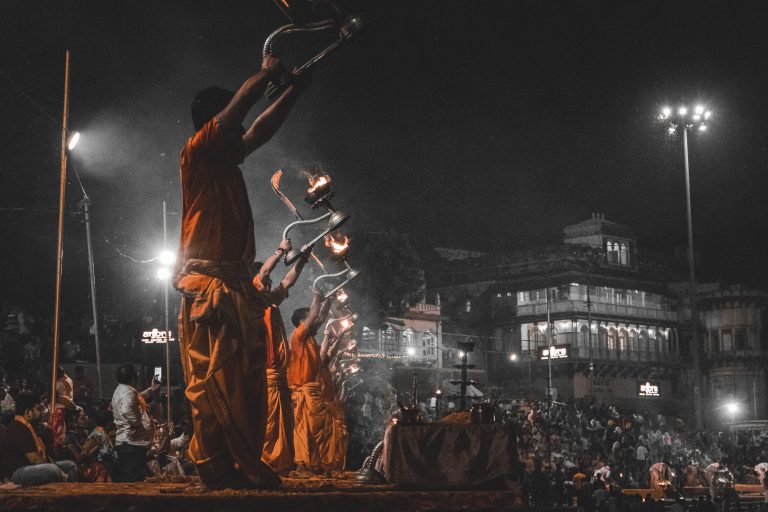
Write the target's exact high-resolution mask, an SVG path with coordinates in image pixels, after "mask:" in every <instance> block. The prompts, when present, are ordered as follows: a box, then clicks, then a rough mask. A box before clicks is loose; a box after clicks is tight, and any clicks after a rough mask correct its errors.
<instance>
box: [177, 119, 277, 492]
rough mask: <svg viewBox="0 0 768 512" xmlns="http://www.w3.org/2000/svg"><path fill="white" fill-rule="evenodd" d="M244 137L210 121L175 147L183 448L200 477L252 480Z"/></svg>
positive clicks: (259, 359) (254, 383) (256, 353)
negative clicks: (186, 414) (185, 405)
mask: <svg viewBox="0 0 768 512" xmlns="http://www.w3.org/2000/svg"><path fill="white" fill-rule="evenodd" d="M243 155H244V149H243V144H242V136H241V134H240V133H237V132H228V131H226V130H224V129H223V128H222V126H221V124H220V123H219V121H218V119H217V118H214V119H211V120H210V121H209V122H208V123H206V124H205V125H204V126H203V127H202V128H201V129H200V130H199V131H198V132H197V133H196V134H195V135H194V136H193V137H191V138H190V139H189V141H187V144H186V145H185V146H184V149H183V150H182V152H181V162H180V163H181V185H182V195H183V212H182V225H181V243H180V248H179V256H180V261H179V264H180V269H179V273H178V275H177V276H176V279H175V284H176V287H177V288H178V289H179V290H180V291H181V292H182V294H183V297H182V304H181V312H180V315H179V348H180V351H181V362H182V366H183V368H184V376H185V380H186V383H187V389H186V396H187V398H188V400H189V403H190V407H191V409H192V423H193V428H194V434H193V436H192V440H191V441H190V447H189V452H190V456H191V458H192V460H193V461H194V462H195V464H196V465H197V469H198V472H199V474H200V478H201V479H202V480H203V481H204V482H209V481H216V480H217V479H219V478H221V477H222V476H224V475H226V473H228V472H231V471H232V469H233V468H239V470H240V472H241V473H242V474H243V475H245V476H246V477H247V478H248V479H249V480H251V481H252V482H254V483H255V484H257V485H258V484H263V483H264V482H265V481H267V480H268V479H269V477H270V476H271V471H269V469H268V468H267V467H266V466H265V465H264V464H263V463H262V462H261V452H262V448H263V445H264V429H265V424H266V419H267V408H266V375H265V367H264V366H265V362H266V347H265V336H266V332H265V330H266V329H265V326H264V320H263V314H264V308H265V304H264V303H263V301H262V300H261V296H260V295H259V294H258V293H257V291H256V290H255V288H254V287H253V285H252V283H251V277H252V276H251V275H250V274H249V272H248V264H250V263H251V262H252V261H253V258H254V254H255V246H254V234H253V218H252V214H251V208H250V203H249V201H248V193H247V191H246V188H245V181H244V180H243V175H242V172H241V171H240V169H239V168H238V167H237V164H238V163H240V162H241V161H242V159H243Z"/></svg>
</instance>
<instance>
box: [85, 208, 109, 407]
mask: <svg viewBox="0 0 768 512" xmlns="http://www.w3.org/2000/svg"><path fill="white" fill-rule="evenodd" d="M81 204H82V205H83V213H84V214H85V239H86V242H87V244H88V275H89V278H90V279H89V280H90V283H91V309H92V312H93V338H94V343H95V348H96V379H97V380H98V384H99V399H101V398H103V397H104V388H103V386H102V380H101V344H100V343H99V313H98V309H97V308H96V272H95V266H94V264H93V243H92V242H91V198H90V197H88V195H87V194H84V195H83V200H82V202H81Z"/></svg>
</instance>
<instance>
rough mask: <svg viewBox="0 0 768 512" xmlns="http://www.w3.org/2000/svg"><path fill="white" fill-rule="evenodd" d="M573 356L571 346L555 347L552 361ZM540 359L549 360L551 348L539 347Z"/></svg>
mask: <svg viewBox="0 0 768 512" xmlns="http://www.w3.org/2000/svg"><path fill="white" fill-rule="evenodd" d="M570 355H571V346H570V345H555V346H554V350H553V351H552V359H568V357H570ZM539 359H540V360H541V361H546V360H548V359H549V347H539Z"/></svg>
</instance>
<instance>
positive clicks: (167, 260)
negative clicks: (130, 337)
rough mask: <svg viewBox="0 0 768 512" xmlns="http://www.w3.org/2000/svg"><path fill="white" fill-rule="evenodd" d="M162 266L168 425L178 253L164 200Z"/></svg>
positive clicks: (166, 417) (168, 417)
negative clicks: (171, 299) (171, 289)
mask: <svg viewBox="0 0 768 512" xmlns="http://www.w3.org/2000/svg"><path fill="white" fill-rule="evenodd" d="M157 260H158V261H159V262H160V264H161V265H162V267H160V268H159V269H158V270H157V278H158V279H159V280H160V281H161V282H162V284H163V302H164V305H165V308H164V309H165V311H164V312H165V315H164V320H165V322H164V323H165V325H164V328H165V422H166V427H167V428H170V425H171V353H170V350H171V348H170V344H171V328H170V325H169V318H168V285H169V282H170V280H171V267H172V266H173V264H174V263H175V262H176V255H175V254H174V253H172V252H171V251H169V250H168V221H167V214H166V208H165V201H163V250H162V252H161V253H160V255H159V256H158V257H157Z"/></svg>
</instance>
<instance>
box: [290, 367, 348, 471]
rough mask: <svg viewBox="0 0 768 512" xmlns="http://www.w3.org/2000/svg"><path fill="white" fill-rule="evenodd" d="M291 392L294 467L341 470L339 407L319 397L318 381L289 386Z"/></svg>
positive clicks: (343, 447)
mask: <svg viewBox="0 0 768 512" xmlns="http://www.w3.org/2000/svg"><path fill="white" fill-rule="evenodd" d="M291 391H292V398H293V417H294V430H293V445H294V449H295V451H296V455H295V460H296V464H303V465H304V466H306V468H307V469H309V470H310V471H316V472H317V471H331V470H342V469H344V464H345V460H346V456H347V429H346V424H345V422H344V413H343V410H342V407H341V404H338V403H337V402H328V401H326V400H325V399H324V398H323V391H322V386H321V384H320V382H319V381H311V382H308V383H306V384H304V385H302V386H293V387H292V388H291Z"/></svg>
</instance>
